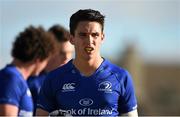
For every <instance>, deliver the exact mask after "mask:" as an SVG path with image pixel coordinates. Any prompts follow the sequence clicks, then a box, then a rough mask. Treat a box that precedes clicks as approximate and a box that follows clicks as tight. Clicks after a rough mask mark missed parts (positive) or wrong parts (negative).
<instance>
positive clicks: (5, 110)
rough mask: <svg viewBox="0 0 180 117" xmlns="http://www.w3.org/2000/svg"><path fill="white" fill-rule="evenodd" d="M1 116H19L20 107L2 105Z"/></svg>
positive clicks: (0, 105) (0, 108)
mask: <svg viewBox="0 0 180 117" xmlns="http://www.w3.org/2000/svg"><path fill="white" fill-rule="evenodd" d="M0 116H18V107H17V106H15V105H12V104H0Z"/></svg>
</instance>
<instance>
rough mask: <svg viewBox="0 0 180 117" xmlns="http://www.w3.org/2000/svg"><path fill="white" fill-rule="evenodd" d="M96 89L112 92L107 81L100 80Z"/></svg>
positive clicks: (110, 85)
mask: <svg viewBox="0 0 180 117" xmlns="http://www.w3.org/2000/svg"><path fill="white" fill-rule="evenodd" d="M98 91H103V92H106V93H112V84H111V82H109V81H104V82H101V83H100V84H99V86H98Z"/></svg>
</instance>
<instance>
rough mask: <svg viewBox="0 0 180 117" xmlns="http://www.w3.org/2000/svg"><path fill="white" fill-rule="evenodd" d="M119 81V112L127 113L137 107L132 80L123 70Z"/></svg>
mask: <svg viewBox="0 0 180 117" xmlns="http://www.w3.org/2000/svg"><path fill="white" fill-rule="evenodd" d="M122 77H123V78H122V80H121V81H120V85H121V86H120V88H121V89H120V90H121V95H120V97H119V107H118V110H119V112H120V113H121V114H122V113H127V112H130V111H133V110H135V109H137V100H136V96H135V91H134V86H133V81H132V78H131V76H130V74H129V73H128V72H127V71H126V70H125V71H124V74H123V76H122Z"/></svg>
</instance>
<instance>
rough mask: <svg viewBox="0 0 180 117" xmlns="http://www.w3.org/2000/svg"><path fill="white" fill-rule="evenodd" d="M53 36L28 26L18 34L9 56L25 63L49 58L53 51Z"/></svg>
mask: <svg viewBox="0 0 180 117" xmlns="http://www.w3.org/2000/svg"><path fill="white" fill-rule="evenodd" d="M52 38H54V37H53V35H52V34H51V33H49V32H47V31H45V30H44V29H43V28H42V27H41V26H39V27H37V28H36V27H34V26H29V27H27V28H26V29H25V30H24V31H23V32H20V33H19V35H18V36H17V37H16V40H15V41H14V43H13V48H12V51H11V55H12V56H13V57H14V58H16V59H18V60H20V61H22V62H24V63H26V62H29V61H32V60H35V59H40V60H41V61H42V60H44V59H46V58H47V57H49V56H50V54H51V53H53V52H54V50H55V42H54V39H52Z"/></svg>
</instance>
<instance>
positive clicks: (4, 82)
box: [0, 75, 23, 107]
mask: <svg viewBox="0 0 180 117" xmlns="http://www.w3.org/2000/svg"><path fill="white" fill-rule="evenodd" d="M20 86H21V82H20V81H19V80H18V78H16V77H13V76H7V75H6V76H1V77H0V104H12V105H15V106H17V107H19V102H20V99H21V95H22V92H23V89H22V88H21V87H20Z"/></svg>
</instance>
